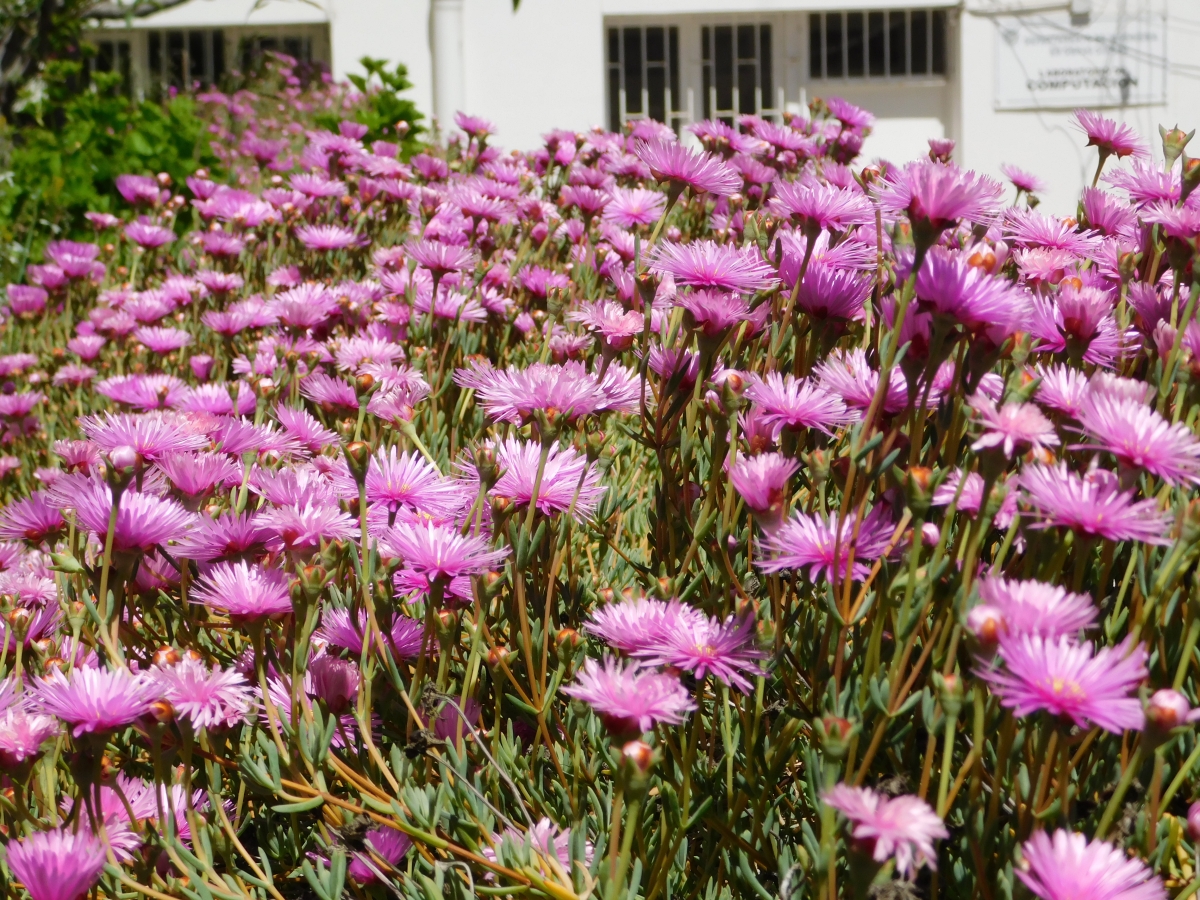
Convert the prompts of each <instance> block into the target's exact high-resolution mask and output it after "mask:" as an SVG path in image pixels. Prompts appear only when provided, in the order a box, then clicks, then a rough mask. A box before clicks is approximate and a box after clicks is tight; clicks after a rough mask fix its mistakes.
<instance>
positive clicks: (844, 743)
mask: <svg viewBox="0 0 1200 900" xmlns="http://www.w3.org/2000/svg"><path fill="white" fill-rule="evenodd" d="M813 733H814V735H815V736H816V738H817V740H818V741H819V742H820V745H821V749H822V750H823V751H824V752H825V753H826V754H828V755H829V756H830V757H832V758H833V759H844V758H845V756H846V754H847V753H848V752H849V750H850V741H851V739H852V738H853V737H854V735H856V734H857V733H858V725H857V724H855V723H854V722H851V721H850V720H849V719H843V718H841V717H840V716H823V717H822V718H820V719H816V720H814V721H813Z"/></svg>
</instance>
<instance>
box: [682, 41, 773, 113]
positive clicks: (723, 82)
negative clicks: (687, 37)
mask: <svg viewBox="0 0 1200 900" xmlns="http://www.w3.org/2000/svg"><path fill="white" fill-rule="evenodd" d="M700 56H701V60H702V63H703V65H702V66H701V69H702V76H701V77H702V82H703V84H702V87H703V91H702V93H703V110H704V118H706V119H721V120H723V121H724V122H726V123H727V124H730V125H732V124H733V120H734V117H735V116H738V115H742V114H751V115H759V116H762V117H763V118H764V119H774V118H775V117H776V116H777V115H778V114H779V98H778V97H776V91H775V80H776V79H775V70H774V66H775V59H774V48H773V45H772V37H771V25H770V24H769V23H766V22H764V23H759V24H750V23H747V24H740V25H704V26H702V27H701V28H700Z"/></svg>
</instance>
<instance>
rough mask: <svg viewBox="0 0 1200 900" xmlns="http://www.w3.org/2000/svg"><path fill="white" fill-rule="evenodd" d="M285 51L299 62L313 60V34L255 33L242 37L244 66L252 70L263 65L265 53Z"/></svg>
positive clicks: (247, 69) (246, 69)
mask: <svg viewBox="0 0 1200 900" xmlns="http://www.w3.org/2000/svg"><path fill="white" fill-rule="evenodd" d="M267 52H271V53H284V54H287V55H288V56H290V57H291V58H292V59H294V60H296V62H299V63H311V62H312V61H313V39H312V36H311V35H295V34H289V35H254V36H251V37H246V38H243V39H242V42H241V56H242V68H243V69H244V70H245V71H247V72H251V71H253V70H255V69H257V68H258V67H259V66H261V65H262V61H263V54H264V53H267Z"/></svg>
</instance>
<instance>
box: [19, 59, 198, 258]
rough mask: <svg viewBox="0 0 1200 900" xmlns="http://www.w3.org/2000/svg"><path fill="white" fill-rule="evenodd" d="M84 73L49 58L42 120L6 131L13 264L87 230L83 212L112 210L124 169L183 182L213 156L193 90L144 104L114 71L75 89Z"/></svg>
mask: <svg viewBox="0 0 1200 900" xmlns="http://www.w3.org/2000/svg"><path fill="white" fill-rule="evenodd" d="M81 75H82V68H81V65H80V64H79V63H74V62H67V63H63V62H58V63H52V64H51V65H50V66H49V67H48V68H47V71H46V72H45V75H44V79H43V80H44V82H45V84H46V98H45V101H44V102H43V103H42V104H40V107H41V108H40V113H39V114H40V118H41V120H42V122H41V124H30V125H27V126H24V127H21V128H19V129H13V130H10V131H9V132H8V134H7V135H6V137H7V141H8V143H9V149H8V153H7V154H6V158H3V159H0V172H2V181H0V244H2V246H4V247H5V248H6V249H7V261H8V262H9V263H10V264H12V263H14V262H15V263H18V264H19V263H20V262H23V261H24V260H25V259H29V258H32V259H38V258H40V253H41V249H42V246H43V245H44V244H45V243H46V241H48V240H53V239H54V238H56V237H81V236H84V235H86V234H87V233H88V232H90V230H91V229H90V228H89V227H88V226H87V225H86V223H85V222H84V219H83V214H84V213H85V212H87V211H88V210H98V211H109V210H112V209H115V207H116V201H117V200H119V198H120V195H119V194H118V193H117V190H116V187H115V183H114V180H115V178H116V176H117V175H120V174H121V173H123V172H138V173H142V172H147V173H153V174H157V173H159V172H165V173H166V174H168V175H169V176H170V177H171V178H172V180H173V181H174V182H176V183H180V182H182V181H183V179H184V178H186V177H187V176H188V175H190V174H191V173H192V172H194V171H195V170H196V169H197V168H200V167H201V166H210V167H211V166H213V165H215V164H216V162H217V160H216V158H215V157H214V156H213V154H212V152H211V150H210V149H209V147H208V143H207V139H206V133H205V131H206V128H205V126H206V122H205V121H204V119H203V118H202V117H201V115H200V105H199V104H198V103H197V100H196V98H195V97H194V96H192V95H189V94H179V95H177V96H175V97H172V98H170V99H168V100H167V101H166V102H165V103H152V102H149V101H147V102H140V103H139V102H136V101H133V100H130V99H129V98H128V97H126V96H125V95H124V94H123V93H122V92H121V91H120V90H119V86H120V85H119V76H117V75H115V74H106V73H95V75H94V76H93V78H94V81H93V83H92V88H91V89H89V90H78V89H73V88H72V86H71V83H72V82H73V81H78V80H79V79H80V77H81Z"/></svg>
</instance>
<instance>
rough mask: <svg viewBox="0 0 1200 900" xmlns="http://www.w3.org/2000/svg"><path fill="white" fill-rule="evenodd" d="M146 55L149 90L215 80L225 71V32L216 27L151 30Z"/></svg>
mask: <svg viewBox="0 0 1200 900" xmlns="http://www.w3.org/2000/svg"><path fill="white" fill-rule="evenodd" d="M146 56H147V62H148V63H149V69H150V89H151V92H152V93H153V92H161V91H163V90H165V89H166V88H168V87H173V88H177V89H179V88H184V87H188V86H190V85H193V84H201V85H211V84H216V83H217V82H219V81H220V80H221V78H222V76H224V74H225V33H224V32H223V31H222V30H221V29H219V28H206V29H198V30H189V31H150V32H148V33H147V34H146Z"/></svg>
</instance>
